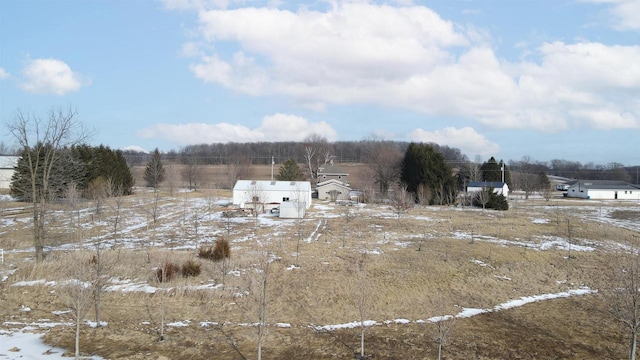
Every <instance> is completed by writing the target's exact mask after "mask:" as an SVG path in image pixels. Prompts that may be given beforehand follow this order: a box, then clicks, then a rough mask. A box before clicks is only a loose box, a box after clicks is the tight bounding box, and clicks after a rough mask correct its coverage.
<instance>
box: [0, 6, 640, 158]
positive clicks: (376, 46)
mask: <svg viewBox="0 0 640 360" xmlns="http://www.w3.org/2000/svg"><path fill="white" fill-rule="evenodd" d="M638 14H640V0H537V1H533V0H520V1H516V0H477V1H474V0H437V1H411V0H398V1H389V2H374V1H294V2H291V1H279V0H272V1H267V2H265V1H252V0H241V1H235V0H163V1H151V0H144V1H143V0H138V1H129V0H127V1H125V0H109V1H107V0H95V1H82V0H49V1H44V0H41V1H32V0H4V1H0V121H1V122H2V123H3V128H4V130H2V131H1V132H0V142H3V143H4V144H6V145H11V144H12V143H13V140H12V139H11V137H10V136H9V135H8V134H7V133H8V131H7V130H6V129H7V128H6V125H5V124H7V123H9V122H11V121H12V120H13V119H14V117H15V115H16V112H17V111H18V110H21V111H23V112H29V113H31V114H34V115H36V116H40V117H43V118H46V116H47V113H48V112H49V111H50V110H51V109H52V108H59V107H69V106H71V107H73V108H74V109H76V110H77V112H78V116H79V119H80V120H81V121H82V122H83V123H84V124H86V125H88V126H90V127H92V128H94V129H95V135H94V136H93V137H92V138H91V143H93V144H96V145H97V144H104V145H108V146H111V147H112V148H119V149H125V148H139V149H144V150H152V149H154V148H155V147H158V148H160V149H161V150H164V151H167V150H170V149H180V148H181V147H183V146H185V145H188V144H201V143H212V142H227V141H235V142H248V141H297V140H302V139H303V138H304V137H306V136H307V135H310V134H312V133H317V134H320V135H323V136H325V137H327V138H328V139H329V140H330V141H336V140H361V139H364V138H368V137H371V136H375V137H378V138H385V139H389V140H406V141H425V142H435V143H438V144H442V145H448V146H452V147H456V148H459V149H461V151H462V152H463V153H464V154H466V155H467V156H468V157H469V158H470V159H475V158H476V157H478V156H479V157H480V158H481V159H483V160H486V159H488V158H489V157H490V156H495V157H496V158H498V159H504V160H505V161H508V160H520V159H521V158H522V157H523V156H528V157H530V158H531V159H534V160H539V161H548V160H552V159H566V160H573V161H580V162H582V163H587V162H595V163H597V164H607V163H610V162H619V163H622V164H625V165H638V164H640V155H638V154H639V153H640V151H639V150H638V149H639V148H640V146H639V144H640V100H639V99H640V16H638Z"/></svg>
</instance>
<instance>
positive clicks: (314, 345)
mask: <svg viewBox="0 0 640 360" xmlns="http://www.w3.org/2000/svg"><path fill="white" fill-rule="evenodd" d="M229 197H230V192H229V191H228V190H221V189H215V188H214V189H211V190H199V191H196V192H178V191H175V192H173V193H171V192H169V191H168V190H166V191H163V192H162V194H161V197H160V199H159V206H158V212H157V222H156V223H155V224H154V223H153V220H152V215H151V211H150V208H151V207H152V205H153V197H152V196H151V194H149V193H148V192H146V191H144V190H143V189H140V190H138V191H137V192H136V194H135V195H133V196H130V197H127V198H126V199H125V202H124V206H123V208H122V210H121V212H120V214H119V215H120V217H121V220H120V221H121V223H120V224H119V227H118V234H117V235H116V234H114V231H113V229H114V227H113V224H114V223H113V220H114V218H115V212H114V210H113V209H112V208H111V207H109V203H105V204H103V208H102V211H101V213H100V214H99V215H98V214H95V204H94V203H92V202H87V203H85V204H84V207H83V208H82V209H79V210H76V211H72V210H71V209H69V208H68V207H67V206H64V205H56V207H54V209H52V212H51V213H50V223H49V229H50V231H49V238H50V239H51V242H50V244H49V245H50V247H49V248H48V251H49V253H48V256H47V259H46V261H44V262H43V263H40V264H36V263H34V261H33V260H32V255H33V254H32V252H31V251H30V248H31V247H32V244H31V240H30V236H31V234H30V226H29V213H28V209H25V208H24V204H19V203H14V202H4V203H2V204H1V205H0V214H1V218H0V219H1V221H2V222H1V223H0V224H1V225H2V228H1V230H0V247H1V248H3V249H4V251H5V253H4V255H5V261H4V263H3V264H2V265H1V268H0V276H1V277H2V282H0V318H1V319H2V324H1V325H0V331H6V332H11V331H20V330H21V329H24V328H26V327H29V328H30V329H31V328H32V329H34V330H31V331H40V332H43V333H45V334H46V335H45V337H44V339H45V341H46V342H47V343H50V344H52V345H55V346H59V347H62V348H65V349H68V350H71V349H73V340H74V330H73V329H72V328H71V326H68V322H69V321H70V319H69V318H68V315H67V314H64V310H66V309H67V306H66V305H65V303H63V301H62V296H61V286H62V284H63V283H64V282H65V281H67V280H68V279H69V274H70V273H69V271H68V268H69V264H74V265H77V266H81V267H85V268H86V269H87V270H86V272H87V274H88V273H90V272H91V259H92V257H93V256H94V255H95V254H96V251H97V250H96V249H97V248H98V245H97V244H100V245H99V249H101V256H102V259H103V263H104V264H105V265H106V270H105V273H106V276H107V277H108V282H107V284H106V288H105V291H104V292H103V294H102V301H101V305H102V306H101V314H102V321H105V322H106V323H107V325H106V326H104V327H99V328H94V327H90V326H88V325H87V326H83V328H82V336H81V350H82V351H83V352H84V353H86V354H97V355H100V356H102V357H104V358H109V359H244V358H256V353H257V343H258V330H259V327H258V326H257V325H256V324H257V323H258V322H259V309H261V308H262V307H261V306H260V305H261V304H262V303H264V309H265V310H266V323H267V326H266V330H267V332H266V335H265V337H264V340H263V349H262V351H263V353H262V354H263V357H264V358H265V359H298V358H305V359H350V358H354V354H355V352H357V351H359V348H360V327H359V325H360V323H359V321H360V320H370V321H371V322H370V323H371V324H373V325H371V326H368V327H367V328H366V331H365V354H370V355H371V356H372V357H373V358H374V359H434V358H436V356H437V344H436V342H435V341H434V338H436V337H437V331H438V326H437V324H438V323H434V322H432V321H430V320H429V319H433V318H434V317H440V316H445V315H452V316H453V320H450V321H452V327H451V331H450V333H449V335H450V337H449V339H448V341H447V342H446V343H445V345H444V358H446V359H619V358H624V357H626V350H627V338H626V333H625V332H624V329H623V328H622V327H621V326H620V325H619V323H617V322H616V321H615V319H613V317H612V316H611V315H610V312H609V304H608V300H607V299H608V298H607V297H606V296H604V295H605V292H604V291H603V290H602V289H604V288H606V285H607V283H610V282H611V281H612V279H615V273H616V270H617V268H618V265H619V263H620V261H619V259H620V256H621V254H622V253H623V252H624V251H626V249H628V246H638V244H637V242H638V241H639V240H640V239H639V238H638V231H639V230H640V228H639V225H638V224H640V204H637V203H623V202H616V203H612V202H594V201H570V200H567V199H562V198H554V199H553V200H551V201H548V202H547V201H544V200H540V199H534V200H526V201H525V200H517V201H515V200H512V201H511V209H510V210H509V211H506V212H494V211H488V210H487V211H482V210H479V209H469V208H464V209H463V208H457V207H416V208H414V209H412V210H410V211H408V212H407V213H404V214H400V215H398V214H397V213H395V212H394V211H393V209H392V208H391V207H390V206H388V205H381V204H366V205H357V206H340V205H336V204H331V203H328V202H316V203H314V204H313V206H312V208H311V209H310V211H309V213H308V214H307V217H306V218H305V219H304V220H301V221H299V220H281V219H278V218H275V217H273V216H271V215H270V214H268V213H266V214H260V215H259V216H258V217H257V218H253V217H236V218H225V217H223V216H222V212H223V211H224V210H225V208H224V207H223V206H221V205H220V204H222V203H224V200H225V199H229ZM78 219H79V220H78ZM221 236H226V237H227V238H228V239H229V240H230V242H231V258H230V261H229V264H228V266H229V268H228V269H227V272H226V274H225V275H224V284H223V272H222V270H221V266H220V263H214V262H211V261H208V260H203V259H199V258H198V257H197V248H199V247H200V246H203V245H210V244H212V243H213V241H215V240H216V239H217V238H219V237H221ZM188 260H193V261H195V262H197V263H199V264H200V265H201V268H202V273H201V274H200V275H199V276H196V277H190V278H183V277H177V278H175V279H174V280H172V281H169V282H165V283H158V282H157V281H155V279H154V274H155V273H156V271H157V268H158V267H159V266H161V264H162V263H163V262H166V261H170V262H173V263H175V264H178V265H180V264H184V263H185V262H187V261H188ZM266 264H268V269H267V267H266V266H267V265H266ZM265 270H268V272H265ZM265 274H266V276H265ZM87 276H88V275H87ZM265 279H266V283H267V288H266V292H265V294H266V296H264V298H263V297H262V296H261V294H262V293H261V291H260V286H261V284H263V283H264V281H265ZM599 290H600V291H599ZM543 295H547V297H549V298H551V299H548V300H544V296H543ZM535 296H539V298H535ZM519 299H525V301H523V302H524V303H526V302H528V303H527V304H526V305H522V306H517V307H510V306H506V305H505V304H509V303H510V301H513V300H519ZM263 300H264V302H263ZM501 305H503V306H501ZM27 307H28V308H29V309H30V311H21V309H24V308H27ZM470 309H475V310H470ZM474 311H475V312H477V313H480V314H478V315H475V316H469V317H467V316H465V315H464V314H468V313H470V312H474ZM456 315H458V316H457V317H456ZM85 318H86V319H87V320H93V319H94V314H93V312H89V313H87V315H86V316H85ZM163 324H164V325H163ZM161 331H163V332H164V339H163V340H162V341H160V337H159V334H160V332H161ZM0 357H1V354H0Z"/></svg>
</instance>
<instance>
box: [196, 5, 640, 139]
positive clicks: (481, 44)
mask: <svg viewBox="0 0 640 360" xmlns="http://www.w3.org/2000/svg"><path fill="white" fill-rule="evenodd" d="M592 1H608V2H610V3H611V4H612V6H614V5H615V6H622V5H623V3H624V4H627V2H625V1H624V0H592ZM636 3H637V1H636ZM627 5H628V4H627ZM638 18H639V19H640V17H638ZM639 21H640V20H639ZM197 31H198V32H199V34H200V37H198V38H196V39H190V42H189V43H187V44H186V45H185V50H184V51H185V53H188V54H191V55H192V56H196V57H197V60H194V62H193V63H192V64H191V65H190V69H191V71H192V73H193V74H194V75H195V76H196V77H198V78H200V79H202V80H203V81H205V82H208V83H213V84H218V85H220V86H223V87H226V88H229V89H233V90H234V91H237V92H240V93H244V94H249V95H252V96H271V95H277V96H280V95H282V96H288V97H291V98H292V99H293V100H294V102H295V103H297V104H301V105H302V106H303V107H305V108H308V109H315V110H317V111H325V109H326V108H327V106H330V105H351V104H376V105H379V106H386V107H393V108H401V109H410V110H413V111H416V112H420V113H424V114H428V115H434V116H436V117H446V116H455V117H460V118H466V119H473V120H476V121H478V122H480V123H482V124H484V125H486V126H491V127H493V128H501V129H505V128H506V129H508V128H511V129H513V128H523V129H535V130H538V131H548V132H552V131H563V130H566V129H568V128H570V127H572V126H584V127H595V128H598V129H613V128H638V127H640V120H639V118H640V105H639V104H638V102H637V96H636V94H638V93H639V92H640V46H617V45H605V44H601V43H591V42H578V43H574V44H567V43H563V42H551V43H544V44H542V45H540V46H539V47H538V49H537V51H536V52H534V53H530V54H528V56H527V57H526V59H527V60H526V61H520V62H509V61H506V60H503V59H499V58H498V56H496V53H495V51H494V49H493V47H492V45H491V44H492V42H493V41H492V39H491V35H490V33H488V32H487V31H486V30H484V29H479V28H475V27H473V26H472V25H468V26H464V27H461V26H460V25H458V24H453V23H452V22H450V21H447V20H445V19H442V18H441V17H440V16H439V15H438V14H437V13H435V12H434V11H432V10H430V9H428V8H426V7H424V6H417V5H412V6H400V7H394V6H391V5H378V4H372V3H367V2H340V1H338V2H332V3H330V7H329V9H328V10H326V11H324V12H323V11H312V10H308V9H305V8H301V9H300V10H298V11H296V12H293V11H288V10H279V9H274V8H238V9H233V10H200V11H199V27H198V30H197ZM219 42H224V43H225V44H232V45H234V46H230V47H231V48H234V49H235V52H234V53H232V54H226V53H224V52H222V50H220V49H222V48H229V46H225V47H220V46H218V47H216V44H218V43H219ZM214 49H218V50H215V51H214ZM216 51H217V52H216Z"/></svg>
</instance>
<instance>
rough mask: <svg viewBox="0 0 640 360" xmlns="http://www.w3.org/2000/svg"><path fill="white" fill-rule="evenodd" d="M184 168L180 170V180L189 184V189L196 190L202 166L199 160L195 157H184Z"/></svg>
mask: <svg viewBox="0 0 640 360" xmlns="http://www.w3.org/2000/svg"><path fill="white" fill-rule="evenodd" d="M184 159H185V166H184V168H183V169H182V179H183V180H184V181H186V182H187V183H188V184H189V189H191V190H196V189H197V186H198V181H200V177H201V176H202V164H201V161H200V158H198V157H197V156H195V155H193V154H192V155H191V156H186V157H184Z"/></svg>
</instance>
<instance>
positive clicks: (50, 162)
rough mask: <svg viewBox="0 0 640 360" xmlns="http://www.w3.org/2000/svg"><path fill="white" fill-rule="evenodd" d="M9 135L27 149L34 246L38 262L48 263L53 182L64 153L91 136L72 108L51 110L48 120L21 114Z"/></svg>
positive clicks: (11, 127) (19, 112) (26, 158)
mask: <svg viewBox="0 0 640 360" xmlns="http://www.w3.org/2000/svg"><path fill="white" fill-rule="evenodd" d="M9 132H10V133H11V135H12V136H13V137H14V139H15V140H16V142H17V143H18V145H19V147H20V148H21V150H23V153H24V156H25V160H26V165H27V168H28V174H29V175H28V177H29V181H30V187H31V189H30V190H29V191H30V193H31V196H30V197H31V206H32V215H33V245H34V248H35V255H36V261H38V262H41V261H42V260H44V247H45V242H46V215H47V204H48V203H49V200H50V199H51V197H52V194H50V189H49V183H50V179H51V177H52V176H53V174H52V172H53V169H54V166H55V164H56V162H57V161H58V160H59V159H60V154H61V150H62V149H63V148H64V147H70V146H73V145H77V144H80V143H82V142H84V141H85V140H86V139H87V138H88V135H89V134H88V133H87V132H86V131H85V129H84V128H83V126H82V124H81V123H80V122H79V121H78V119H77V112H76V111H75V110H72V109H70V108H69V109H58V110H51V111H50V113H49V118H48V120H43V119H41V118H39V117H36V116H34V115H31V114H28V113H24V112H21V111H18V113H17V114H16V117H15V119H14V121H13V122H12V123H11V124H10V125H9Z"/></svg>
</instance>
